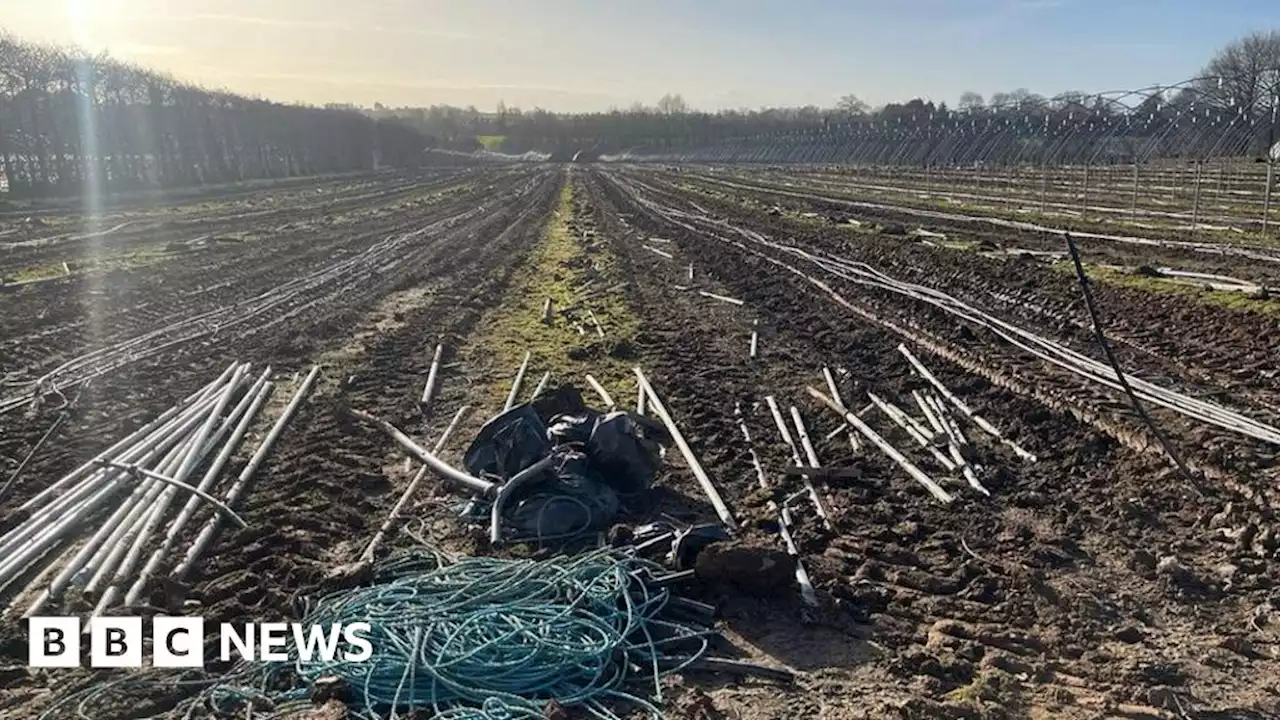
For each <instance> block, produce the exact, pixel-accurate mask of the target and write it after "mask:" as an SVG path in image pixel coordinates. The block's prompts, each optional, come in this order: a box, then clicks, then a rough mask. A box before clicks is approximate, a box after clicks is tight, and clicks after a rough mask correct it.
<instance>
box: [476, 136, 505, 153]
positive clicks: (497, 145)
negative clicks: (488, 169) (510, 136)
mask: <svg viewBox="0 0 1280 720" xmlns="http://www.w3.org/2000/svg"><path fill="white" fill-rule="evenodd" d="M506 141H507V136H506V135H477V136H476V142H478V143H480V144H481V145H483V146H484V148H485V150H494V151H496V150H500V149H502V144H503V143H505V142H506Z"/></svg>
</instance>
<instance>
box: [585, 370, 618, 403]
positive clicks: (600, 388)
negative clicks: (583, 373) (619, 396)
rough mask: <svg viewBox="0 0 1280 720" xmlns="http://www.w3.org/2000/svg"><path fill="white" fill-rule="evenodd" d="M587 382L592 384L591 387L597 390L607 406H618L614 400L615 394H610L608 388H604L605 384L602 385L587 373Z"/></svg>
mask: <svg viewBox="0 0 1280 720" xmlns="http://www.w3.org/2000/svg"><path fill="white" fill-rule="evenodd" d="M587 384H588V385H590V386H591V389H592V390H595V391H596V394H597V395H599V396H600V399H601V400H602V401H603V402H604V404H605V407H607V408H609V409H610V410H612V409H613V408H615V407H617V406H618V404H617V403H615V402H614V401H613V396H612V395H610V394H609V391H608V390H605V389H604V386H603V385H601V384H600V382H599V381H598V380H596V379H595V378H593V377H591V376H590V375H587Z"/></svg>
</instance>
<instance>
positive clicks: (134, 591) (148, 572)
mask: <svg viewBox="0 0 1280 720" xmlns="http://www.w3.org/2000/svg"><path fill="white" fill-rule="evenodd" d="M270 377H271V368H270V367H267V368H266V369H264V370H263V372H262V375H261V376H259V378H258V380H257V381H256V382H255V383H254V384H253V385H252V386H251V387H250V388H249V391H248V392H246V393H245V400H247V401H248V403H249V404H248V405H247V406H244V407H243V408H241V407H237V408H236V409H235V410H233V411H232V417H237V416H238V417H239V418H240V419H239V422H237V423H236V426H235V429H234V430H232V431H231V437H229V438H227V441H226V442H225V443H224V444H223V446H222V449H221V450H220V451H219V452H218V455H217V457H215V458H214V460H213V463H212V464H211V465H210V466H209V469H208V470H207V471H205V474H204V477H203V478H202V479H201V480H200V484H199V485H197V486H196V487H197V489H199V491H200V492H201V493H207V492H208V491H209V490H211V489H212V488H213V486H214V485H215V484H216V483H217V481H218V478H219V477H221V475H222V471H223V469H224V468H225V467H226V465H227V462H228V461H230V459H231V456H232V455H233V454H235V451H236V449H237V448H239V447H240V443H241V441H242V440H243V439H244V436H245V433H247V432H248V431H249V426H250V425H252V424H253V421H254V420H255V419H257V417H258V413H259V412H260V411H261V410H262V406H263V405H264V404H265V403H266V401H267V398H268V397H270V396H271V390H272V384H271V382H270V381H269V380H268V378H270ZM242 405H243V402H242ZM208 497H209V498H211V497H212V496H208ZM211 501H212V502H214V503H215V504H216V505H217V506H222V507H224V508H225V509H226V512H225V513H224V514H226V513H230V514H232V515H234V511H232V510H231V508H230V507H227V506H225V505H223V504H222V503H221V502H219V501H217V500H212V499H211ZM199 506H200V505H199V503H198V502H196V500H195V498H191V499H189V500H188V501H187V504H186V505H185V506H183V508H182V511H181V512H180V513H179V514H178V517H177V518H176V519H175V520H174V521H173V523H172V524H171V525H170V526H169V528H168V531H167V532H166V533H165V537H164V539H163V540H162V541H161V543H160V547H159V548H157V549H156V550H155V552H154V553H152V554H151V557H150V558H149V559H148V560H147V563H146V565H144V566H143V568H142V572H141V573H139V575H138V579H137V580H135V581H134V584H133V587H131V588H130V589H129V592H128V593H127V594H126V595H125V604H126V605H133V604H134V603H135V602H136V601H137V600H138V598H139V596H140V595H141V592H142V590H143V588H145V587H146V584H147V581H148V580H149V579H150V578H151V576H152V575H153V574H154V573H155V571H156V569H157V568H158V567H159V566H160V562H161V561H162V560H163V559H164V556H165V555H166V554H168V552H169V550H170V549H171V548H172V547H173V545H174V543H175V542H176V541H177V539H178V537H179V536H180V535H181V533H182V531H183V530H184V529H185V528H186V526H187V523H189V522H190V521H191V518H192V517H193V516H194V515H195V513H196V511H197V509H198V508H199ZM235 517H237V518H238V517H239V516H235ZM237 522H238V523H239V525H240V527H242V528H243V527H247V524H246V523H245V522H244V520H237Z"/></svg>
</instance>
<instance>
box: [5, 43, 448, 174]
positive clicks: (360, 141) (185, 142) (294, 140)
mask: <svg viewBox="0 0 1280 720" xmlns="http://www.w3.org/2000/svg"><path fill="white" fill-rule="evenodd" d="M424 146H425V141H424V139H423V137H422V135H421V134H420V133H419V132H418V131H416V130H414V129H412V128H410V127H408V126H406V125H404V124H403V123H400V122H396V121H392V120H376V119H373V118H370V117H368V116H367V115H365V114H363V113H359V112H354V111H338V110H328V109H319V108H311V107H301V106H293V105H282V104H279V103H273V102H268V101H265V100H259V99H253V98H247V97H242V96H239V95H235V94H232V93H229V92H216V91H209V90H205V89H202V88H199V87H196V86H194V85H191V84H188V83H184V82H180V81H178V80H175V79H174V78H171V77H168V76H165V75H163V74H160V73H156V72H152V71H149V70H144V69H142V68H139V67H136V66H134V65H130V64H128V63H123V62H119V61H117V60H113V59H110V58H107V57H105V56H100V57H93V56H89V55H86V54H85V53H82V52H79V51H77V50H74V49H65V48H59V47H53V46H48V45H39V44H33V43H26V42H21V41H18V40H17V39H15V38H13V37H11V36H9V35H7V34H4V33H3V32H0V191H6V190H7V192H8V193H9V196H10V197H46V196H57V195H75V194H78V193H81V192H83V188H84V186H85V184H86V183H87V182H88V181H91V180H92V181H94V182H96V183H98V184H99V187H101V188H103V189H104V190H106V191H117V190H129V189H140V188H164V187H178V186H189V185H200V184H207V183H220V182H229V181H237V180H247V179H258V178H279V177H291V176H299V175H313V174H323V173H335V172H348V171H360V170H372V169H375V168H377V167H379V166H380V165H400V166H402V165H414V164H416V163H417V162H419V160H420V158H421V153H422V149H423V147H424Z"/></svg>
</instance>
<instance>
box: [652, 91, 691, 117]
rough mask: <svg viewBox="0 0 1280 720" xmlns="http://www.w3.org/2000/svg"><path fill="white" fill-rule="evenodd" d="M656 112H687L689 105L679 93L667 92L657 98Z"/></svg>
mask: <svg viewBox="0 0 1280 720" xmlns="http://www.w3.org/2000/svg"><path fill="white" fill-rule="evenodd" d="M658 112H660V113H662V114H663V115H683V114H685V113H687V112H689V105H688V103H686V102H685V101H684V98H683V97H681V95H680V93H675V94H674V95H673V94H671V93H667V94H666V95H663V96H662V97H660V98H658Z"/></svg>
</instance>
